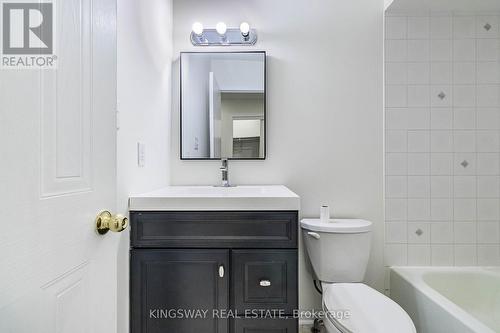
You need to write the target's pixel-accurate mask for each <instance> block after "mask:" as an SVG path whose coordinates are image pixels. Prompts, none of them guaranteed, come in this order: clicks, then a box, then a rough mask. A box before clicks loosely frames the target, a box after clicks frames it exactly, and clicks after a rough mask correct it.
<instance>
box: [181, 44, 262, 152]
mask: <svg viewBox="0 0 500 333" xmlns="http://www.w3.org/2000/svg"><path fill="white" fill-rule="evenodd" d="M220 53H228V54H229V53H256V54H263V55H264V157H255V158H253V157H251V158H250V157H245V158H233V157H229V158H228V160H234V161H245V160H247V161H255V160H265V159H266V157H267V54H266V51H211V52H203V51H200V52H198V51H187V52H180V56H179V158H180V160H182V161H220V160H221V159H222V157H221V158H210V157H189V158H187V157H182V55H183V54H220Z"/></svg>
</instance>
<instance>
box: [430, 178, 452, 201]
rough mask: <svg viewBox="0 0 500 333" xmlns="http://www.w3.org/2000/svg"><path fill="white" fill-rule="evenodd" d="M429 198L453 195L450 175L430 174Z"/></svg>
mask: <svg viewBox="0 0 500 333" xmlns="http://www.w3.org/2000/svg"><path fill="white" fill-rule="evenodd" d="M430 178H431V198H451V197H453V178H452V177H451V176H431V177H430Z"/></svg>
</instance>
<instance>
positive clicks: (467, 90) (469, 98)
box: [453, 85, 476, 107]
mask: <svg viewBox="0 0 500 333" xmlns="http://www.w3.org/2000/svg"><path fill="white" fill-rule="evenodd" d="M453 104H454V106H456V107H470V106H472V107H474V106H476V86H473V85H462V86H454V87H453Z"/></svg>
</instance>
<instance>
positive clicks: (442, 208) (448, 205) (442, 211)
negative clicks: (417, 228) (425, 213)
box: [431, 199, 453, 221]
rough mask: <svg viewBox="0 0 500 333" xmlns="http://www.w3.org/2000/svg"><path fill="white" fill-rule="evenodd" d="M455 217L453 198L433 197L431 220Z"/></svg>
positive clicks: (447, 219)
mask: <svg viewBox="0 0 500 333" xmlns="http://www.w3.org/2000/svg"><path fill="white" fill-rule="evenodd" d="M452 219H453V200H452V199H432V200H431V220H432V221H450V220H452Z"/></svg>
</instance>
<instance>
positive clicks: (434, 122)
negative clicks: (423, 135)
mask: <svg viewBox="0 0 500 333" xmlns="http://www.w3.org/2000/svg"><path fill="white" fill-rule="evenodd" d="M452 128H453V111H452V109H451V108H432V109H431V129H433V130H442V129H452Z"/></svg>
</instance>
